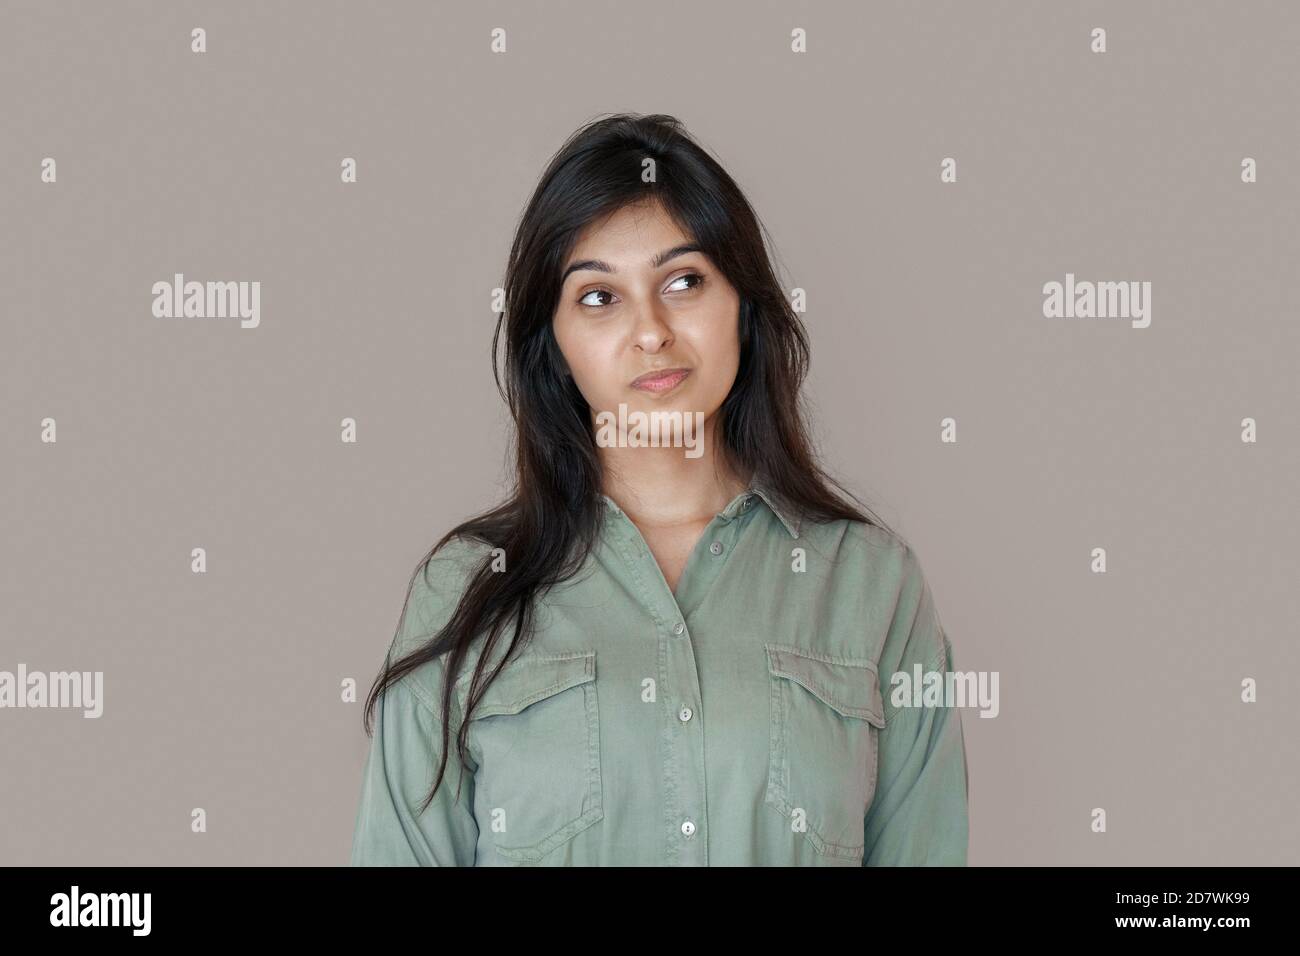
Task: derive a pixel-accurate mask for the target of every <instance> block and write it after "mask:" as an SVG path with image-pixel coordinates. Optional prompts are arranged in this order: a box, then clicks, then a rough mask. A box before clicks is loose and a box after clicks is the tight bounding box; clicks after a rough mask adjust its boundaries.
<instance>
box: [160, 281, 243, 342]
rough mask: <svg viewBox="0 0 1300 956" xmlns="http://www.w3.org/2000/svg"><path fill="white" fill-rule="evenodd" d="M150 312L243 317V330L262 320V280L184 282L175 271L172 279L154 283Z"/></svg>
mask: <svg viewBox="0 0 1300 956" xmlns="http://www.w3.org/2000/svg"><path fill="white" fill-rule="evenodd" d="M153 294H154V300H153V314H154V315H155V316H157V317H158V318H160V319H181V318H185V319H225V318H236V317H237V318H239V319H242V320H243V321H241V322H240V323H239V324H240V326H241V327H242V328H245V329H255V328H257V326H258V324H259V323H260V322H261V321H262V283H261V282H186V281H185V273H183V272H178V273H176V275H175V276H173V278H172V281H171V282H167V281H166V280H163V281H159V282H155V283H154V284H153Z"/></svg>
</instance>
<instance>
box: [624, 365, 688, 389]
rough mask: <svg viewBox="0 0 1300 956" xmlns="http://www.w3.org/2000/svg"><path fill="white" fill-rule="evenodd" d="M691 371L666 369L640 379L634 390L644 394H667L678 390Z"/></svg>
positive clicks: (635, 382)
mask: <svg viewBox="0 0 1300 956" xmlns="http://www.w3.org/2000/svg"><path fill="white" fill-rule="evenodd" d="M690 374H691V370H690V369H687V368H673V369H665V370H664V371H662V372H660V373H658V374H656V375H653V376H651V377H649V378H639V379H637V380H636V381H634V382H633V383H632V387H633V388H639V389H641V390H642V391H644V392H667V391H669V390H671V389H674V388H676V387H677V386H678V385H679V384H680V383H681V381H682V379H684V378H685V377H686V376H687V375H690Z"/></svg>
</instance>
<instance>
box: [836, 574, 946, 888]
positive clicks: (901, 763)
mask: <svg viewBox="0 0 1300 956" xmlns="http://www.w3.org/2000/svg"><path fill="white" fill-rule="evenodd" d="M905 568H906V570H905V573H904V580H903V587H902V590H901V594H900V601H899V613H898V615H897V616H896V618H895V620H896V624H897V626H896V627H895V628H892V629H891V635H890V638H889V639H888V640H887V642H886V649H885V652H884V653H882V655H881V664H882V667H881V674H880V681H881V692H882V694H883V695H884V699H885V715H886V720H885V727H884V729H882V730H881V731H880V734H879V738H878V747H879V754H878V767H877V778H876V792H875V796H874V798H873V800H872V803H871V806H870V807H868V809H867V814H866V819H865V830H866V848H865V850H864V852H863V858H862V865H863V866H965V865H966V849H967V838H968V819H967V800H968V797H969V791H970V782H969V777H968V773H967V767H966V744H965V739H964V736H963V733H962V724H961V710H960V708H958V707H955V706H933V705H932V706H922V707H913V706H900V705H895V704H893V703H892V702H891V700H890V693H891V691H892V690H893V689H894V688H893V686H892V683H891V678H892V676H893V673H894V672H895V671H901V672H903V673H906V674H907V675H908V677H909V678H912V677H913V676H914V666H915V665H917V664H919V665H920V667H921V670H922V673H925V672H928V671H937V672H941V673H946V672H948V671H950V670H952V669H953V654H952V646H951V644H950V643H949V641H948V637H947V634H946V633H945V632H944V629H943V624H942V622H941V621H940V619H939V615H938V612H937V610H936V609H935V604H934V599H933V595H932V594H931V593H930V588H929V586H928V584H927V583H926V581H925V578H924V576H923V574H922V571H921V567H920V564H919V562H918V561H917V559H916V557H915V554H914V553H912V552H911V551H910V549H909V550H908V551H907V559H906V565H905ZM891 643H892V645H893V646H892V647H891V646H890V645H891ZM900 643H901V649H896V648H898V647H899V645H900ZM885 665H888V666H887V667H886V666H885Z"/></svg>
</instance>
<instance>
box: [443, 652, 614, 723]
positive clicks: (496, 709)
mask: <svg viewBox="0 0 1300 956" xmlns="http://www.w3.org/2000/svg"><path fill="white" fill-rule="evenodd" d="M472 675H473V670H472V668H471V669H469V670H468V671H467V673H466V674H465V675H463V676H462V677H461V679H460V681H459V682H458V683H461V684H462V685H463V688H462V689H463V691H465V692H467V691H468V689H469V678H470V677H471V676H472ZM595 679H596V652H595V651H594V650H592V651H576V652H573V653H569V654H558V655H557V654H546V655H536V654H525V655H523V656H521V657H517V658H515V659H514V660H513V661H510V662H509V663H507V664H506V666H505V668H504V669H503V670H502V671H501V673H500V674H499V675H497V677H496V679H495V680H494V681H492V683H491V684H490V685H488V689H487V691H486V692H485V693H484V694H483V699H482V700H480V701H479V702H478V705H477V706H476V707H475V708H474V713H473V714H472V715H470V716H471V719H475V720H476V719H478V718H479V717H490V716H493V715H494V714H517V713H519V712H520V711H521V710H523V709H524V708H525V707H527V706H529V705H530V704H535V703H537V702H538V701H539V700H543V699H544V698H547V697H551V696H553V695H555V694H558V693H559V692H560V691H562V690H568V689H569V688H570V687H575V686H577V685H578V684H585V683H587V682H588V681H592V680H595ZM462 696H463V695H462Z"/></svg>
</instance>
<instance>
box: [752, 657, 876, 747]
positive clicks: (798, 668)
mask: <svg viewBox="0 0 1300 956" xmlns="http://www.w3.org/2000/svg"><path fill="white" fill-rule="evenodd" d="M763 647H764V648H766V650H767V668H768V671H769V672H770V673H771V674H772V675H773V676H775V677H784V678H787V679H788V680H792V681H794V682H795V683H796V684H798V685H800V686H801V687H804V688H806V689H807V690H808V691H809V692H810V693H812V694H813V695H814V696H816V697H817V699H818V700H820V701H822V702H823V703H825V704H827V705H828V706H830V707H832V708H834V710H835V711H836V712H837V713H839V714H842V715H843V716H845V717H857V718H860V719H862V720H866V721H868V722H870V723H871V724H873V725H874V726H876V727H880V728H883V727H884V726H885V701H884V698H883V697H881V695H880V676H879V673H878V672H877V670H876V663H875V661H872V660H870V659H867V658H862V659H859V660H846V659H840V660H827V659H826V658H825V657H823V656H816V655H814V654H812V653H811V652H810V651H807V650H804V649H802V648H798V647H791V646H789V645H785V644H764V645H763Z"/></svg>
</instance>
